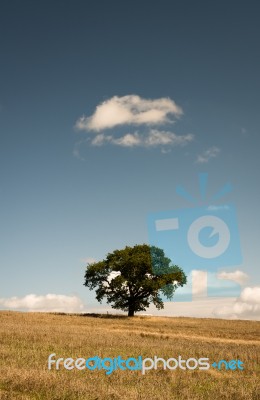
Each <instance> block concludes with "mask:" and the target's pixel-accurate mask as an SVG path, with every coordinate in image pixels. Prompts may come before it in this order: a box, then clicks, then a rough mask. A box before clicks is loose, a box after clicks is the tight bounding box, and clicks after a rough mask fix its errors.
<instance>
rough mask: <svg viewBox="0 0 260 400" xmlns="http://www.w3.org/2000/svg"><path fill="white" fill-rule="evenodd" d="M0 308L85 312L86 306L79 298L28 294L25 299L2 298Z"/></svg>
mask: <svg viewBox="0 0 260 400" xmlns="http://www.w3.org/2000/svg"><path fill="white" fill-rule="evenodd" d="M0 306H2V307H4V308H5V309H10V310H24V311H34V312H67V313H77V312H80V313H81V312H84V311H85V305H84V304H83V302H82V300H81V299H80V298H79V297H78V296H66V295H62V294H46V295H43V296H41V295H36V294H28V295H26V296H24V297H16V296H14V297H10V298H2V299H1V298H0Z"/></svg>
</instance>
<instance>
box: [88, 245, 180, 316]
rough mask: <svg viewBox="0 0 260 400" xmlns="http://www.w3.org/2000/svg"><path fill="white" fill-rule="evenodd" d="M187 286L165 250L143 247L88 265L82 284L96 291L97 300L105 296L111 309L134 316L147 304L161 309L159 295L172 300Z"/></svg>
mask: <svg viewBox="0 0 260 400" xmlns="http://www.w3.org/2000/svg"><path fill="white" fill-rule="evenodd" d="M185 283H186V275H185V274H184V272H183V270H182V269H181V268H180V267H178V266H177V265H171V260H170V259H169V258H167V257H165V255H164V251H163V250H162V249H159V248H157V247H154V246H148V245H146V244H143V245H136V246H134V247H128V246H127V247H125V249H123V250H115V251H114V252H113V253H110V254H108V255H107V257H106V259H105V260H103V261H99V262H95V263H91V264H89V265H88V267H87V269H86V272H85V282H84V285H85V286H87V287H88V288H89V289H90V290H93V289H95V288H96V299H97V300H98V301H99V302H100V303H101V302H102V300H103V298H104V297H106V299H107V303H108V304H110V303H111V306H112V308H115V309H121V310H123V311H128V316H129V317H132V316H134V313H135V312H137V311H145V310H146V308H147V307H149V304H150V303H153V304H154V305H155V306H156V308H157V309H163V308H164V304H163V301H162V298H161V297H160V295H162V294H164V295H165V296H166V297H167V299H169V300H171V299H172V297H173V294H174V292H175V290H176V289H177V288H178V287H179V286H183V285H184V284H185Z"/></svg>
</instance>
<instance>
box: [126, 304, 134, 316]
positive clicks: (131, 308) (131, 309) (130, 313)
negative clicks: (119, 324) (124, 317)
mask: <svg viewBox="0 0 260 400" xmlns="http://www.w3.org/2000/svg"><path fill="white" fill-rule="evenodd" d="M134 314H135V308H134V305H132V304H131V305H130V306H129V307H128V317H133V316H134Z"/></svg>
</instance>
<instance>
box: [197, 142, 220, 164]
mask: <svg viewBox="0 0 260 400" xmlns="http://www.w3.org/2000/svg"><path fill="white" fill-rule="evenodd" d="M219 152H220V149H219V148H218V147H216V146H213V147H210V148H209V149H207V150H205V151H204V152H203V153H202V154H200V155H198V157H197V160H196V162H197V163H199V164H205V163H207V162H209V160H211V159H212V158H215V157H217V155H218V154H219Z"/></svg>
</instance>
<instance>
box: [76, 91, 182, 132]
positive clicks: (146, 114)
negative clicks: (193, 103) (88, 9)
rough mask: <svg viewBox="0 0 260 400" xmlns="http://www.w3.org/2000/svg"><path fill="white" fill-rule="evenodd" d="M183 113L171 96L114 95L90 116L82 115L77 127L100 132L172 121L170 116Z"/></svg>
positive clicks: (177, 115)
mask: <svg viewBox="0 0 260 400" xmlns="http://www.w3.org/2000/svg"><path fill="white" fill-rule="evenodd" d="M182 114H183V111H182V109H181V107H179V106H178V105H177V104H176V103H175V102H174V101H173V100H171V99H169V98H164V97H163V98H160V99H154V100H150V99H143V98H141V97H140V96H137V95H127V96H122V97H119V96H114V97H112V98H111V99H108V100H106V101H104V102H103V103H101V104H99V105H98V106H97V107H96V110H95V112H94V114H93V115H91V116H90V117H86V116H82V117H81V118H79V119H78V120H77V121H76V127H77V128H78V129H80V130H85V131H96V132H99V131H101V130H104V129H109V128H114V127H115V126H118V125H158V124H164V123H166V122H170V119H169V116H170V115H171V116H175V117H179V116H180V115H182Z"/></svg>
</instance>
